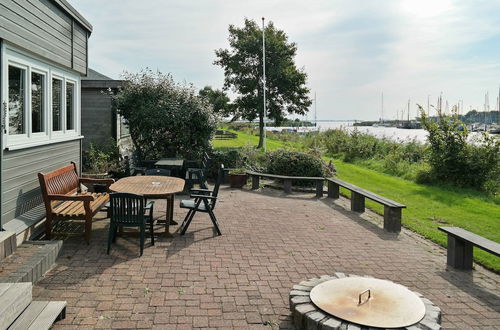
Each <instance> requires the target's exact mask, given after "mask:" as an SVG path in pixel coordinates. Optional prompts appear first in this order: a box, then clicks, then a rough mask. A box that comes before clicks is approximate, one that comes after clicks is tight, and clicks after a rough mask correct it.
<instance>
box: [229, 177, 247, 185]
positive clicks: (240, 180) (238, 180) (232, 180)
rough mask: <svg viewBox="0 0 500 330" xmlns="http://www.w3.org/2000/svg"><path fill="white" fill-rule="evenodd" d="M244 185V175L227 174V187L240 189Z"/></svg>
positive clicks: (245, 181) (245, 182)
mask: <svg viewBox="0 0 500 330" xmlns="http://www.w3.org/2000/svg"><path fill="white" fill-rule="evenodd" d="M246 184H247V175H246V174H229V185H230V186H231V188H241V187H243V186H244V185H246Z"/></svg>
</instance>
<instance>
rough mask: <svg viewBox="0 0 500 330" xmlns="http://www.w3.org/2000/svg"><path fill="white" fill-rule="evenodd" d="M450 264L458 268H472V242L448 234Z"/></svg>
mask: <svg viewBox="0 0 500 330" xmlns="http://www.w3.org/2000/svg"><path fill="white" fill-rule="evenodd" d="M447 259H448V260H447V262H448V265H450V266H451V267H454V268H458V269H472V244H471V243H470V242H466V241H462V240H461V239H458V238H455V237H453V236H451V235H448V256H447Z"/></svg>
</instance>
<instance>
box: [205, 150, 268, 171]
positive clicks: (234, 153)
mask: <svg viewBox="0 0 500 330" xmlns="http://www.w3.org/2000/svg"><path fill="white" fill-rule="evenodd" d="M210 160H211V167H210V175H209V176H210V177H212V178H214V177H215V176H217V170H218V168H219V165H220V164H224V167H225V168H229V169H230V168H245V169H247V170H252V171H256V172H259V171H264V170H265V161H266V157H265V155H264V154H263V153H261V152H259V151H257V150H256V149H255V148H254V147H242V148H235V149H222V150H214V151H213V152H212V153H211V155H210Z"/></svg>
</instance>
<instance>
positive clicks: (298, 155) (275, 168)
mask: <svg viewBox="0 0 500 330" xmlns="http://www.w3.org/2000/svg"><path fill="white" fill-rule="evenodd" d="M266 156H267V157H266V163H267V171H266V172H267V173H270V174H278V175H288V176H310V177H323V176H328V175H329V173H327V166H325V164H324V163H323V160H322V159H321V158H320V157H318V156H316V155H312V154H309V153H304V152H298V151H289V150H284V149H279V150H277V151H273V152H270V153H268V154H267V155H266ZM297 184H298V185H309V184H311V182H299V181H298V182H297Z"/></svg>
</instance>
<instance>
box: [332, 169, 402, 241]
mask: <svg viewBox="0 0 500 330" xmlns="http://www.w3.org/2000/svg"><path fill="white" fill-rule="evenodd" d="M326 180H327V182H328V197H330V198H339V197H340V187H344V188H346V189H348V190H350V191H351V210H352V211H355V212H364V211H365V198H368V199H371V200H372V201H375V202H377V203H380V204H382V205H384V230H386V231H388V232H400V231H401V209H403V208H406V206H405V205H403V204H400V203H398V202H395V201H393V200H390V199H388V198H385V197H382V196H380V195H377V194H375V193H372V192H371V191H368V190H365V189H363V188H360V187H358V186H355V185H353V184H350V183H348V182H345V181H342V180H340V179H337V178H328V179H326Z"/></svg>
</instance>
